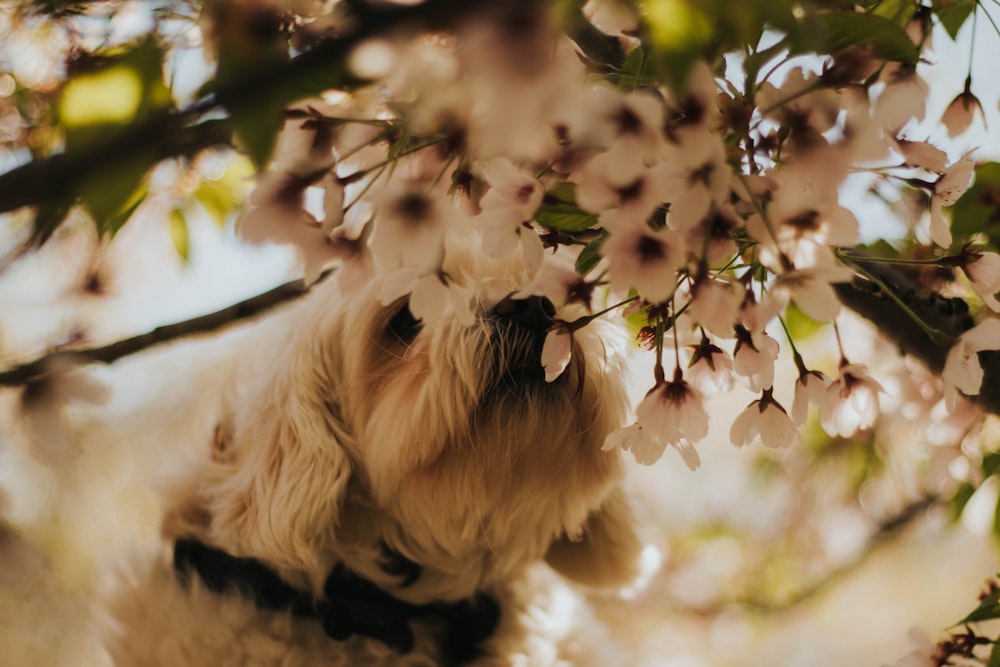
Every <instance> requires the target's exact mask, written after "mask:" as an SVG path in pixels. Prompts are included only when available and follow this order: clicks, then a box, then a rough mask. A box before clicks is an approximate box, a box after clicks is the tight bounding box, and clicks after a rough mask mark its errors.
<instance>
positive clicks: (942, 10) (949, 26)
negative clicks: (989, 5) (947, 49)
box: [931, 0, 976, 40]
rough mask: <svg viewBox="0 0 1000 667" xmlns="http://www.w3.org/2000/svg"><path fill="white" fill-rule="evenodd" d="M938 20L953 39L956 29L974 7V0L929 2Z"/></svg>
mask: <svg viewBox="0 0 1000 667" xmlns="http://www.w3.org/2000/svg"><path fill="white" fill-rule="evenodd" d="M931 6H932V7H933V9H934V13H935V14H937V17H938V21H940V22H941V25H942V26H944V29H945V30H947V31H948V36H949V37H951V38H952V40H954V39H955V38H956V37H958V31H959V30H961V29H962V26H963V25H965V22H966V20H967V19H968V18H969V16H971V15H972V12H973V11H974V10H975V9H976V2H975V0H934V2H932V3H931Z"/></svg>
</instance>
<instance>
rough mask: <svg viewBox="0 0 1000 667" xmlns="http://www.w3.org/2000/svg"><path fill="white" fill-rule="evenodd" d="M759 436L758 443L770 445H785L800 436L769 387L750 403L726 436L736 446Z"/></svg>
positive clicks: (790, 443) (796, 440)
mask: <svg viewBox="0 0 1000 667" xmlns="http://www.w3.org/2000/svg"><path fill="white" fill-rule="evenodd" d="M758 437H759V438H760V441H761V444H763V445H764V446H765V447H771V448H780V447H787V446H789V445H792V444H795V443H796V442H798V439H799V433H798V430H797V429H796V428H795V424H794V423H792V420H791V419H790V418H789V416H788V414H787V413H786V412H785V409H784V408H783V407H781V404H779V403H778V402H777V401H775V400H774V398H773V397H772V396H771V390H770V389H767V390H765V391H764V393H763V395H762V396H761V397H760V399H758V400H756V401H754V402H752V403H750V405H748V406H747V408H746V409H745V410H744V411H743V412H741V413H740V414H739V415H738V416H737V417H736V419H735V420H734V421H733V425H732V427H731V428H730V429H729V439H730V440H731V441H732V443H733V444H734V445H736V446H737V447H743V446H744V445H748V444H750V442H752V441H753V440H754V439H755V438H758Z"/></svg>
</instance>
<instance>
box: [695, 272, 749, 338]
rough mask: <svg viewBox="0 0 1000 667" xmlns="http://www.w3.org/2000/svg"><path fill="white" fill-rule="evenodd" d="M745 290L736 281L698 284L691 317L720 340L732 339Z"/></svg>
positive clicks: (700, 282)
mask: <svg viewBox="0 0 1000 667" xmlns="http://www.w3.org/2000/svg"><path fill="white" fill-rule="evenodd" d="M745 294H746V288H744V287H743V285H742V284H740V283H739V282H737V281H735V280H724V279H721V277H720V279H706V280H699V281H698V282H696V283H695V285H694V287H693V288H692V291H691V305H690V307H689V308H688V314H690V315H691V319H693V320H694V321H695V322H697V323H698V324H700V325H701V326H703V327H705V328H706V329H708V330H709V331H710V332H712V333H713V334H715V335H716V336H719V337H721V338H732V336H733V326H734V325H735V324H736V321H737V319H738V318H739V313H740V305H741V304H742V303H743V297H744V295H745Z"/></svg>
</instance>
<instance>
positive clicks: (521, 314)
mask: <svg viewBox="0 0 1000 667" xmlns="http://www.w3.org/2000/svg"><path fill="white" fill-rule="evenodd" d="M493 315H494V316H495V317H497V318H500V319H503V320H506V321H508V322H510V323H511V324H516V325H517V326H520V327H524V328H525V329H531V330H533V331H545V330H546V329H548V328H549V327H551V326H552V322H553V319H552V318H554V317H555V315H556V307H555V306H554V305H552V302H551V301H549V299H548V298H547V297H544V296H529V297H527V298H525V299H515V298H513V297H511V296H507V297H504V298H503V300H501V301H500V303H498V304H497V305H496V306H494V307H493Z"/></svg>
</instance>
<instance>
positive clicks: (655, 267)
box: [601, 225, 685, 303]
mask: <svg viewBox="0 0 1000 667" xmlns="http://www.w3.org/2000/svg"><path fill="white" fill-rule="evenodd" d="M601 251H602V252H603V254H604V256H605V257H606V258H607V260H608V279H609V281H610V283H611V287H612V288H613V289H616V290H618V291H620V292H623V293H624V292H627V291H628V290H629V289H630V288H635V290H636V291H637V292H639V294H640V295H641V296H642V298H644V299H646V300H647V301H649V302H651V303H663V302H664V301H666V300H667V299H669V298H670V296H671V295H672V294H673V293H674V290H675V289H676V286H677V270H678V269H679V268H680V267H681V265H682V263H683V262H684V255H685V247H684V238H683V237H682V236H681V235H680V234H679V233H678V232H675V231H673V230H671V229H660V230H656V231H654V230H652V229H649V228H648V227H646V226H645V225H641V226H640V225H633V226H629V227H626V228H623V229H620V230H618V231H616V232H615V233H614V234H612V235H611V236H610V237H608V240H607V241H605V242H604V245H603V247H602V248H601Z"/></svg>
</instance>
